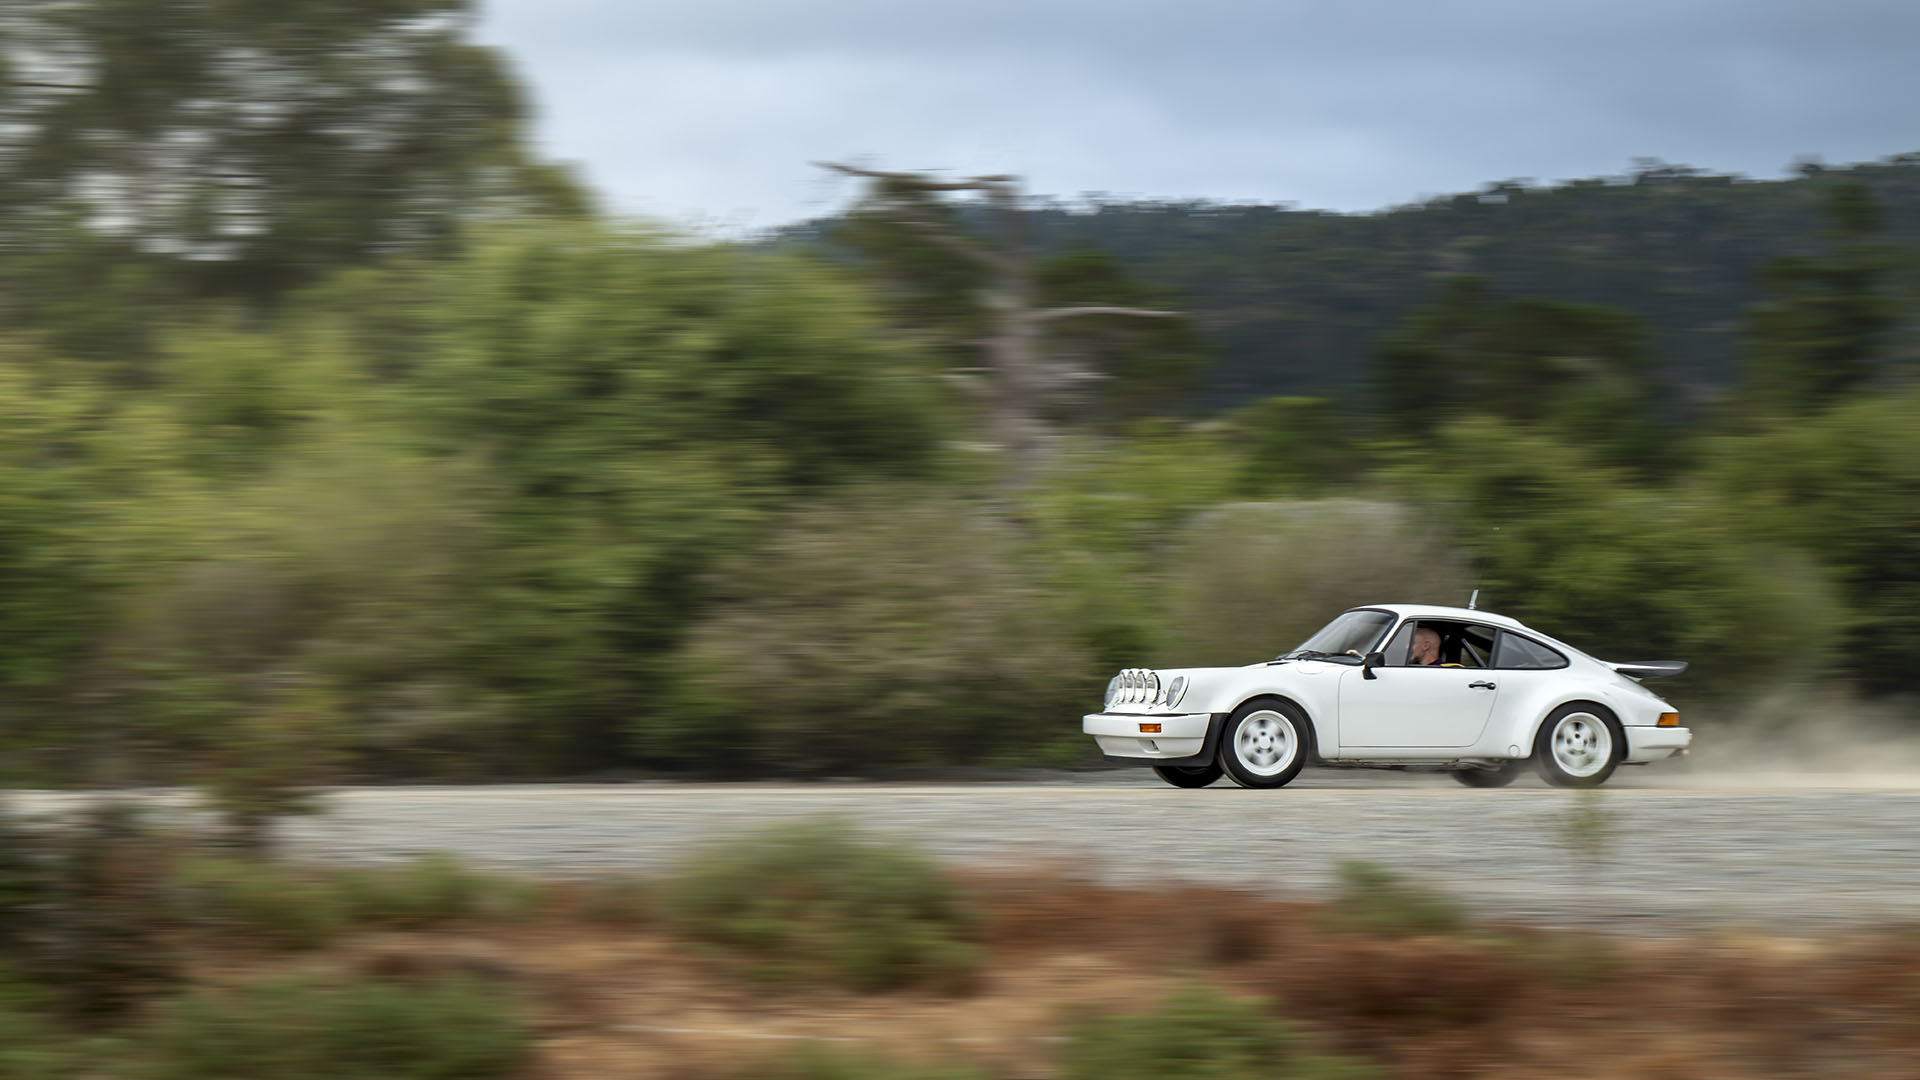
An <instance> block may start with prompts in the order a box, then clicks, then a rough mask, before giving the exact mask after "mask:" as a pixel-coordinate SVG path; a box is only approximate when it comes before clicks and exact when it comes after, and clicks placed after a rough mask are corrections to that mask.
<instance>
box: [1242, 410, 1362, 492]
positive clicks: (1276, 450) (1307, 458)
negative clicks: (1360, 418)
mask: <svg viewBox="0 0 1920 1080" xmlns="http://www.w3.org/2000/svg"><path fill="white" fill-rule="evenodd" d="M1224 426H1225V429H1226V430H1225V432H1224V437H1225V438H1226V439H1228V440H1229V441H1230V442H1231V444H1232V445H1231V449H1232V450H1234V451H1237V456H1238V457H1239V459H1240V466H1239V476H1238V478H1237V480H1236V482H1235V484H1234V489H1235V492H1236V494H1240V495H1244V496H1248V497H1252V498H1259V497H1263V496H1270V495H1276V494H1319V493H1322V492H1325V491H1328V490H1329V489H1332V488H1336V487H1339V486H1341V485H1343V484H1345V483H1348V482H1350V481H1352V480H1353V479H1355V478H1356V477H1358V476H1359V475H1360V473H1361V472H1362V471H1363V469H1364V467H1365V465H1366V462H1365V460H1364V459H1363V458H1362V456H1361V453H1360V448H1359V447H1358V446H1356V445H1355V440H1354V438H1353V427H1354V425H1353V422H1352V421H1351V420H1350V419H1349V418H1347V417H1345V416H1342V415H1341V414H1340V411H1339V409H1338V408H1336V407H1335V405H1334V404H1333V402H1331V401H1328V400H1326V399H1325V398H1309V397H1275V398H1267V399H1266V400H1264V401H1257V402H1255V403H1253V404H1252V405H1248V406H1245V407H1244V408H1241V409H1237V410H1235V411H1234V412H1232V413H1230V414H1228V415H1227V416H1226V417H1225V425H1224Z"/></svg>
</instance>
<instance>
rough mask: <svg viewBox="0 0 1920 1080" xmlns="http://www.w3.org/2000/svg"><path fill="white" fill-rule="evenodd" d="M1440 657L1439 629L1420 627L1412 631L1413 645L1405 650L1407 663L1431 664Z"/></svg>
mask: <svg viewBox="0 0 1920 1080" xmlns="http://www.w3.org/2000/svg"><path fill="white" fill-rule="evenodd" d="M1439 659H1440V631H1438V630H1432V629H1429V628H1427V627H1424V626H1423V627H1421V628H1420V629H1418V630H1415V631H1414V632H1413V647H1412V648H1411V649H1409V650H1408V651H1407V663H1409V664H1423V665H1426V664H1432V663H1434V662H1435V661H1437V660H1439Z"/></svg>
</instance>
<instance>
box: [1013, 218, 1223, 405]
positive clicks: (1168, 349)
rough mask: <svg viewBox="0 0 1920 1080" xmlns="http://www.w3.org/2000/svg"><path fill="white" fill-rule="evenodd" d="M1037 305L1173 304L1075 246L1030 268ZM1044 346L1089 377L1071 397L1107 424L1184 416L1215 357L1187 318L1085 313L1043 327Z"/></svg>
mask: <svg viewBox="0 0 1920 1080" xmlns="http://www.w3.org/2000/svg"><path fill="white" fill-rule="evenodd" d="M1034 282H1035V287H1036V289H1037V290H1038V292H1039V294H1040V298H1041V302H1042V303H1044V304H1046V305H1047V306H1049V307H1069V306H1075V305H1088V306H1103V305H1109V304H1113V305H1120V306H1123V307H1129V308H1141V309H1165V308H1169V307H1172V306H1174V303H1173V298H1172V297H1171V296H1170V295H1169V294H1168V292H1167V291H1166V290H1164V289H1156V288H1153V287H1151V286H1149V285H1147V284H1145V283H1144V282H1142V281H1140V280H1139V279H1137V278H1135V277H1134V276H1133V275H1132V274H1130V273H1129V272H1128V271H1127V269H1126V267H1125V266H1124V265H1123V264H1121V262H1120V261H1119V260H1118V259H1115V258H1114V257H1113V256H1111V255H1108V254H1106V253H1104V252H1100V251H1096V250H1094V249H1093V248H1090V247H1086V246H1084V245H1082V246H1076V247H1074V248H1072V249H1070V250H1068V251H1065V252H1062V253H1060V254H1058V255H1054V256H1052V257H1050V258H1046V259H1042V260H1041V261H1040V262H1039V264H1038V265H1037V266H1036V267H1035V269H1034ZM1045 347H1046V348H1047V349H1049V350H1051V351H1052V352H1054V353H1055V354H1057V355H1061V356H1066V357H1069V358H1071V361H1072V363H1071V366H1072V367H1073V368H1074V369H1075V370H1078V371H1084V372H1087V373H1089V374H1090V375H1091V376H1093V379H1092V385H1091V386H1089V387H1088V388H1087V389H1086V390H1085V392H1083V393H1081V394H1079V395H1075V396H1076V397H1078V398H1079V399H1080V400H1079V401H1078V402H1075V403H1074V404H1075V405H1077V407H1078V409H1079V410H1081V412H1080V415H1082V416H1084V417H1091V418H1092V419H1094V420H1095V421H1096V422H1097V423H1101V424H1105V425H1108V426H1109V427H1113V426H1117V425H1121V424H1124V423H1125V422H1126V421H1130V420H1135V419H1138V418H1141V417H1147V416H1167V415H1170V414H1177V413H1180V412H1183V411H1185V410H1186V409H1187V408H1189V407H1190V403H1191V402H1192V401H1193V399H1194V395H1195V394H1196V393H1197V392H1198V391H1199V389H1200V384H1201V381H1202V379H1203V377H1204V376H1205V375H1206V371H1207V368H1208V366H1209V365H1210V364H1211V363H1212V360H1213V357H1212V355H1211V350H1210V348H1209V346H1208V345H1207V343H1206V341H1205V340H1204V339H1203V338H1202V337H1201V335H1200V332H1199V330H1198V329H1197V328H1196V326H1195V324H1194V322H1193V320H1191V319H1187V318H1177V319H1141V318H1136V317H1132V316H1126V315H1084V316H1081V317H1079V318H1075V319H1061V320H1057V321H1055V322H1053V323H1051V324H1049V325H1048V327H1047V331H1046V345H1045Z"/></svg>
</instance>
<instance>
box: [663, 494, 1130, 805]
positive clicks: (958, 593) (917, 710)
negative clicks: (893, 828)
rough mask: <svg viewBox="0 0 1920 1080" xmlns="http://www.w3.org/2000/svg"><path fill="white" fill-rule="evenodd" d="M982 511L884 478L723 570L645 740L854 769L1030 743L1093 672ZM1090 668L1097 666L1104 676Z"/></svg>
mask: <svg viewBox="0 0 1920 1080" xmlns="http://www.w3.org/2000/svg"><path fill="white" fill-rule="evenodd" d="M1019 539H1020V538H1019V535H1018V532H1017V530H1014V529H1013V528H1012V527H1011V526H1009V525H1007V524H1006V523H1005V522H1003V521H1000V520H998V519H996V518H995V517H994V516H993V514H992V513H991V512H990V511H989V510H988V509H987V508H985V507H982V506H979V505H974V504H969V503H968V502H966V501H964V500H959V499H939V498H929V497H927V496H924V495H919V494H915V493H906V492H901V491H897V490H885V489H874V490H869V491H866V492H863V493H860V494H857V495H850V496H846V497H841V498H833V499H828V500H823V501H820V502H817V503H815V504H813V505H811V506H810V507H808V508H807V509H804V510H801V511H799V512H798V513H797V514H795V515H794V517H793V518H791V519H790V520H789V521H788V522H787V524H786V527H785V528H784V529H782V530H781V531H780V532H779V533H778V534H777V535H776V536H775V538H774V539H773V540H772V541H771V542H770V543H769V544H768V545H767V546H766V548H764V549H763V550H760V551H757V552H754V553H753V554H752V555H751V556H750V557H746V558H742V559H738V560H736V561H734V562H733V563H732V564H730V565H729V566H728V567H727V568H726V569H725V571H724V572H723V573H722V574H721V575H720V576H719V578H718V580H717V581H716V586H715V587H716V588H717V589H719V590H720V591H721V592H722V593H723V600H722V602H721V603H720V605H719V606H718V607H717V608H716V609H714V611H713V612H712V613H711V614H710V615H709V616H708V617H707V618H706V619H705V620H704V621H702V622H701V623H700V624H699V625H698V626H696V627H695V628H694V630H693V632H692V634H691V636H690V638H689V640H688V642H687V646H686V648H685V649H684V651H683V653H682V654H681V663H680V667H681V670H682V671H683V672H684V679H683V682H682V684H681V685H680V687H679V691H680V692H679V694H678V696H677V701H678V706H677V708H676V709H674V710H672V714H673V716H674V717H675V719H674V721H673V722H674V724H675V725H676V726H675V727H673V728H671V729H670V728H668V727H667V726H666V724H667V721H666V719H665V718H664V717H662V718H658V719H656V720H654V721H652V722H651V724H652V726H651V727H649V728H648V729H646V730H645V731H643V732H642V733H641V734H642V736H643V738H642V739H641V746H642V748H643V749H646V750H649V751H652V752H662V751H664V752H666V753H669V754H672V755H674V756H677V757H680V758H681V760H683V761H689V762H698V763H701V764H707V765H710V766H711V767H713V768H719V769H729V770H741V769H748V768H754V767H759V768H771V769H775V770H779V771H786V772H800V773H822V772H834V771H862V770H872V769H880V768H889V767H895V768H897V767H900V766H912V765H939V766H946V765H952V764H955V763H964V762H981V761H985V760H990V759H991V758H993V756H994V755H996V754H997V753H1000V752H1002V751H1006V750H1013V751H1016V752H1018V753H1021V754H1032V753H1033V751H1034V750H1035V747H1036V740H1037V739H1044V738H1045V737H1046V736H1047V734H1054V735H1061V736H1068V735H1070V737H1071V738H1072V739H1073V741H1074V745H1075V746H1076V747H1080V746H1083V745H1084V741H1083V740H1082V738H1081V736H1080V735H1079V733H1078V730H1077V728H1076V729H1073V730H1072V731H1071V732H1068V731H1067V729H1065V728H1063V727H1058V726H1056V727H1051V728H1046V727H1041V726H1037V725H1036V724H1035V718H1038V717H1055V718H1059V717H1071V716H1078V715H1079V714H1080V711H1081V710H1083V709H1084V707H1085V706H1086V704H1087V703H1088V701H1090V700H1091V701H1098V700H1099V688H1100V683H1101V682H1102V681H1103V680H1104V676H1103V675H1098V672H1097V671H1096V669H1094V668H1093V667H1092V665H1091V662H1090V659H1089V658H1088V656H1087V655H1086V654H1085V652H1084V650H1083V649H1082V648H1081V646H1080V642H1079V638H1078V635H1077V633H1076V631H1075V630H1074V628H1073V626H1072V625H1071V624H1070V623H1069V621H1068V620H1067V619H1066V618H1065V617H1064V616H1063V615H1062V613H1061V612H1060V611H1059V610H1058V608H1057V607H1056V606H1055V605H1054V604H1053V602H1052V598H1051V597H1050V596H1048V595H1047V594H1046V593H1045V592H1044V591H1042V590H1040V589H1037V588H1036V587H1034V586H1033V584H1032V583H1031V582H1030V581H1029V580H1028V579H1027V578H1026V576H1025V571H1024V569H1023V568H1022V567H1021V566H1020V565H1019V561H1018V558H1017V551H1016V548H1017V545H1018V542H1019ZM1096 676H1098V677H1096Z"/></svg>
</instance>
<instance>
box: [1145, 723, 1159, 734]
mask: <svg viewBox="0 0 1920 1080" xmlns="http://www.w3.org/2000/svg"><path fill="white" fill-rule="evenodd" d="M1140 734H1142V735H1158V734H1160V725H1159V724H1141V725H1140Z"/></svg>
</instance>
